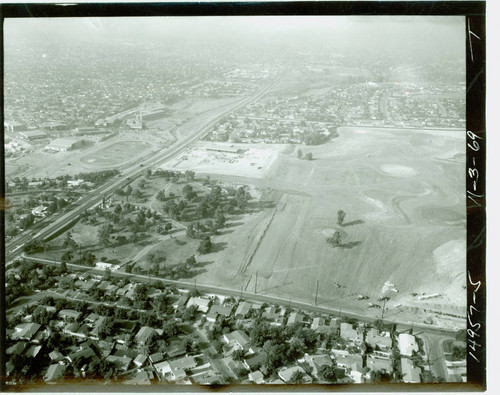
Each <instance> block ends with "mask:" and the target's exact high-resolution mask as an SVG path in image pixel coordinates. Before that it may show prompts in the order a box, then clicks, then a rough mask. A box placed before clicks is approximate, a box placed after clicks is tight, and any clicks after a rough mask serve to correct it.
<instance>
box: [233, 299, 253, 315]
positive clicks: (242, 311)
mask: <svg viewBox="0 0 500 395" xmlns="http://www.w3.org/2000/svg"><path fill="white" fill-rule="evenodd" d="M251 308H252V306H251V305H250V303H247V302H241V303H240V304H239V305H238V307H237V308H236V312H235V313H234V316H235V317H236V318H245V317H246V316H247V314H248V313H249V312H250V310H251Z"/></svg>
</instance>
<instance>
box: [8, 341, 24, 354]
mask: <svg viewBox="0 0 500 395" xmlns="http://www.w3.org/2000/svg"><path fill="white" fill-rule="evenodd" d="M26 345H27V343H26V342H25V341H20V342H17V343H16V344H14V345H12V346H10V347H9V348H8V349H7V350H6V354H7V355H21V354H22V353H23V352H24V350H25V349H26Z"/></svg>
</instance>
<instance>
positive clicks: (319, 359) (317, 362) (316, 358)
mask: <svg viewBox="0 0 500 395" xmlns="http://www.w3.org/2000/svg"><path fill="white" fill-rule="evenodd" d="M305 360H306V362H307V363H308V364H309V365H310V366H311V368H312V374H313V376H316V377H317V376H318V369H319V368H320V367H321V366H323V365H326V366H333V362H332V359H331V358H330V356H329V355H326V354H321V355H306V357H305Z"/></svg>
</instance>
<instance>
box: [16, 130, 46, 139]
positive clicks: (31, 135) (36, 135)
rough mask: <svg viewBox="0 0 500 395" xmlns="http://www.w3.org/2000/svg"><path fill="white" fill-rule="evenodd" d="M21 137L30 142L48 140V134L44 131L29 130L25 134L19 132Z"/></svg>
mask: <svg viewBox="0 0 500 395" xmlns="http://www.w3.org/2000/svg"><path fill="white" fill-rule="evenodd" d="M19 137H21V138H22V139H23V140H28V141H32V140H41V139H46V138H47V133H45V132H44V131H43V130H27V131H25V132H19Z"/></svg>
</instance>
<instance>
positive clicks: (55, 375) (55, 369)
mask: <svg viewBox="0 0 500 395" xmlns="http://www.w3.org/2000/svg"><path fill="white" fill-rule="evenodd" d="M66 368H67V365H60V364H58V363H55V364H53V365H50V366H49V369H48V370H47V373H45V376H43V380H44V381H45V382H46V383H55V382H56V381H58V380H59V379H61V378H62V377H63V375H64V373H65V372H66Z"/></svg>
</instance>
